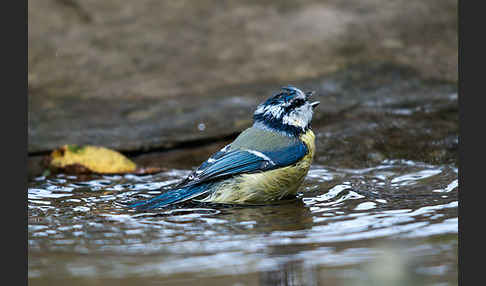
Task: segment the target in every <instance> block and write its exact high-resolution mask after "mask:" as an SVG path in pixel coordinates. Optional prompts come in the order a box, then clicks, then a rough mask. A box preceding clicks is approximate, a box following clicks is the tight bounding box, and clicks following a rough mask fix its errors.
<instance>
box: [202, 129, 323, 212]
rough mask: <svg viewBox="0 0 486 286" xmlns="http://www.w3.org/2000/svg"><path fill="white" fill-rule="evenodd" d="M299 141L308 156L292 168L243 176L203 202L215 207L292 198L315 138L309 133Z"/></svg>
mask: <svg viewBox="0 0 486 286" xmlns="http://www.w3.org/2000/svg"><path fill="white" fill-rule="evenodd" d="M300 139H301V140H302V141H303V142H304V143H305V144H306V146H307V148H308V150H309V152H308V153H307V155H305V156H304V158H302V160H300V161H299V162H297V163H296V164H294V165H291V166H287V167H283V168H280V169H276V170H271V171H267V172H262V173H256V174H243V175H239V176H237V177H235V178H234V179H232V180H228V181H226V182H224V183H222V184H220V185H219V186H218V187H217V190H216V191H215V192H213V193H212V194H211V195H210V196H209V197H207V198H206V199H204V200H203V201H210V202H219V203H233V204H238V203H242V204H243V203H264V202H269V201H275V200H279V199H281V198H283V197H285V196H288V195H295V194H296V193H297V190H298V188H299V187H300V185H301V184H302V182H303V181H304V178H305V176H306V175H307V172H308V171H309V168H310V165H311V163H312V160H313V158H314V151H315V135H314V132H312V130H310V129H309V131H307V132H306V133H304V134H303V135H301V137H300Z"/></svg>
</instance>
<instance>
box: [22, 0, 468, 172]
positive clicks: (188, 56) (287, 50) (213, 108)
mask: <svg viewBox="0 0 486 286" xmlns="http://www.w3.org/2000/svg"><path fill="white" fill-rule="evenodd" d="M28 6H29V8H28V43H29V46H28V95H29V97H28V102H29V106H28V112H29V113H28V120H29V121H28V139H29V140H28V148H29V149H28V151H29V155H30V159H35V157H36V155H42V154H46V153H47V152H49V151H50V150H52V149H54V148H56V147H58V146H60V145H62V144H95V145H103V146H106V147H110V148H114V149H116V150H120V151H127V152H133V151H144V152H145V151H151V150H152V151H153V150H166V149H170V148H175V147H179V146H186V145H187V144H195V145H198V143H200V142H203V141H204V140H206V141H207V140H209V141H214V140H221V139H222V138H223V139H224V138H227V137H228V136H229V137H231V136H234V135H235V134H237V133H238V132H240V131H241V130H243V129H244V128H246V127H247V126H248V125H249V124H251V115H252V112H253V111H254V109H255V106H256V105H257V104H258V103H259V102H260V101H262V100H263V99H264V98H266V97H268V96H269V95H271V94H272V93H274V92H276V91H278V89H279V88H280V87H281V86H284V85H287V84H294V85H296V86H297V87H299V88H302V89H305V90H306V89H309V90H310V89H313V90H316V91H317V92H318V94H319V96H323V97H324V98H322V99H321V98H319V100H321V102H322V104H321V106H320V112H317V113H318V114H316V119H315V120H314V128H315V129H319V128H320V127H323V126H324V125H326V124H327V125H328V126H329V124H331V122H330V121H332V120H331V118H333V115H336V114H341V113H339V112H345V113H346V115H347V116H348V117H350V116H351V115H350V114H357V113H360V112H362V111H363V108H362V107H363V106H364V105H366V106H367V107H368V108H371V107H374V108H375V107H378V106H379V105H381V106H382V105H384V104H388V105H389V106H391V103H390V102H392V101H393V104H395V105H394V107H396V106H397V105H400V104H402V105H404V106H405V107H404V108H408V109H410V110H413V108H426V106H427V104H429V105H434V106H436V105H437V103H436V102H432V103H431V102H428V101H433V100H432V99H431V100H429V99H428V98H427V97H430V96H429V94H430V92H427V93H428V94H427V95H422V96H420V98H416V99H408V102H406V103H404V102H403V101H404V98H405V97H406V96H404V95H403V94H402V95H400V94H399V93H408V94H410V95H411V96H416V95H417V94H419V93H424V90H425V89H430V88H432V89H437V88H439V87H431V86H430V85H431V83H430V80H435V81H436V82H435V86H437V84H436V83H437V82H440V83H444V82H447V83H450V84H451V85H453V86H455V85H456V84H457V78H458V76H457V60H458V56H457V1H453V0H431V1H407V0H396V1H381V0H370V1H344V2H343V1H312V0H309V1H224V2H219V1H197V2H194V1H149V0H141V1H137V2H132V1H126V2H120V1H110V0H107V1H102V2H100V1H89V0H86V1H76V0H46V1H29V5H28ZM404 77H406V79H404ZM418 81H420V83H417V82H418ZM404 82H405V84H404ZM412 84H414V85H415V86H413V87H411V85H412ZM378 86H379V88H378ZM370 88H374V89H375V91H378V92H380V91H382V92H381V95H379V96H376V92H374V93H375V94H374V95H372V96H371V97H370V96H366V94H365V93H366V91H369V89H370ZM440 88H443V86H441V87H440ZM386 89H388V90H386ZM412 89H413V90H412ZM351 94H352V96H351ZM396 101H400V102H396ZM411 101H413V102H411ZM435 101H437V100H435ZM356 105H359V107H360V108H354V109H352V110H349V107H351V106H355V107H356ZM373 111H374V113H376V112H375V111H376V110H373ZM368 113H369V112H368ZM341 115H342V114H341ZM341 115H340V116H341ZM375 116H381V115H376V114H375ZM341 118H342V116H341ZM387 121H389V120H388V119H387V120H382V118H377V119H374V120H373V122H381V123H385V122H387ZM336 128H337V129H342V126H339V127H336ZM399 128H402V127H399ZM328 129H329V128H328ZM404 129H407V128H404ZM433 129H436V128H433ZM449 129H450V128H449ZM328 131H330V130H328ZM432 132H436V130H432ZM386 136H387V137H389V136H388V135H386ZM427 136H428V139H430V137H433V138H434V139H437V140H438V141H440V140H441V139H444V138H446V139H445V140H446V141H447V140H449V139H447V134H440V135H435V134H432V135H430V134H429V135H427ZM435 137H443V138H435ZM428 139H427V140H428ZM206 141H204V142H206ZM429 141H430V140H429ZM449 141H450V140H449ZM414 142H415V141H414ZM184 144H185V145H184ZM368 145H370V144H368ZM371 145H373V144H371ZM404 145H407V144H404ZM430 147H431V146H430ZM431 148H432V147H431ZM366 151H369V150H366ZM375 153H376V152H375ZM410 153H413V152H410ZM30 161H32V160H30ZM35 166H37V162H36V163H35V164H33V163H31V164H30V165H29V170H30V171H31V172H39V170H35V169H33V168H35Z"/></svg>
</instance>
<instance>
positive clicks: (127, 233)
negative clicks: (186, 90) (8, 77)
mask: <svg viewBox="0 0 486 286" xmlns="http://www.w3.org/2000/svg"><path fill="white" fill-rule="evenodd" d="M189 172H190V170H189V169H188V170H171V171H169V172H164V173H159V174H154V175H144V176H135V175H116V176H101V175H95V176H84V177H80V176H69V175H63V174H59V175H55V176H51V177H37V178H35V179H34V180H32V181H31V182H29V188H28V277H29V282H30V283H32V285H34V283H35V285H52V284H54V283H59V285H61V284H62V285H66V284H65V283H69V284H70V285H81V284H87V283H91V284H95V285H133V284H134V283H137V284H138V285H154V284H163V285H187V284H196V285H457V275H458V274H457V273H458V269H457V244H458V242H457V240H458V174H457V172H458V170H457V168H455V167H454V166H449V165H441V166H437V165H429V164H424V163H420V162H413V161H404V160H385V161H382V162H381V163H380V164H378V165H376V166H374V167H371V168H366V169H341V168H336V167H332V166H323V165H313V166H312V168H311V170H310V172H309V175H308V176H307V178H306V181H305V182H304V185H303V186H302V189H301V190H302V191H303V192H302V194H301V196H300V197H299V198H298V199H296V200H291V201H286V202H282V203H280V204H275V205H267V206H248V207H241V206H226V205H224V206H222V205H198V204H195V203H187V204H185V205H182V206H180V207H178V208H173V209H168V210H158V211H153V212H149V213H140V212H136V211H134V210H131V209H126V208H124V207H123V203H124V202H130V201H132V200H136V199H141V198H149V197H153V196H155V195H157V194H159V193H160V192H161V189H162V190H164V189H166V188H169V187H170V185H171V184H173V183H175V182H177V181H178V180H180V179H182V178H184V177H185V176H186V175H187V174H188V173H189ZM68 281H69V282H68Z"/></svg>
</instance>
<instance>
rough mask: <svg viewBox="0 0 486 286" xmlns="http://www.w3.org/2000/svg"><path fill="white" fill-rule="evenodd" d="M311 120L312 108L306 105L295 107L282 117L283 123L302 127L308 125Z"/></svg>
mask: <svg viewBox="0 0 486 286" xmlns="http://www.w3.org/2000/svg"><path fill="white" fill-rule="evenodd" d="M311 120H312V109H310V108H309V107H308V106H307V105H304V106H301V107H299V108H297V109H295V110H294V111H292V112H291V113H290V114H288V115H285V116H284V117H283V118H282V122H283V123H284V124H287V125H292V126H295V127H299V128H302V129H305V128H306V127H307V126H308V125H309V123H310V121H311Z"/></svg>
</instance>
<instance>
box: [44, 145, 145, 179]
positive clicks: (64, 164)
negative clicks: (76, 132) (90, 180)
mask: <svg viewBox="0 0 486 286" xmlns="http://www.w3.org/2000/svg"><path fill="white" fill-rule="evenodd" d="M49 161H50V162H49V166H50V167H53V168H57V169H69V168H71V170H72V169H73V168H74V169H75V170H83V171H84V172H86V171H90V172H93V173H109V174H114V173H127V172H133V171H135V169H136V168H137V166H136V164H135V163H133V162H132V161H131V160H129V159H128V158H127V157H125V156H123V155H122V154H120V153H119V152H116V151H113V150H110V149H108V148H105V147H100V146H90V145H85V146H77V145H64V146H62V147H61V148H59V149H57V150H54V151H53V152H52V153H51V156H50V158H49ZM85 169H87V170H85ZM83 171H81V172H83Z"/></svg>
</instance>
